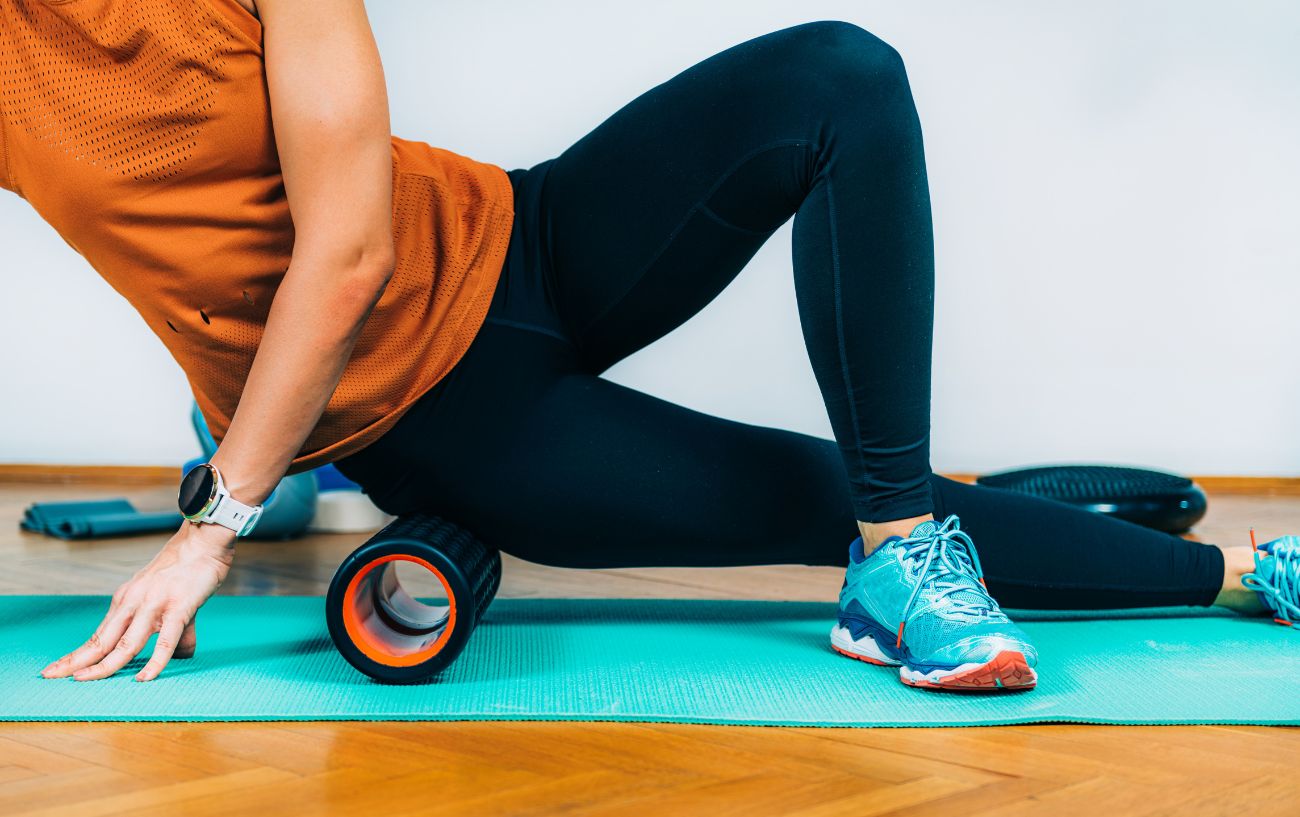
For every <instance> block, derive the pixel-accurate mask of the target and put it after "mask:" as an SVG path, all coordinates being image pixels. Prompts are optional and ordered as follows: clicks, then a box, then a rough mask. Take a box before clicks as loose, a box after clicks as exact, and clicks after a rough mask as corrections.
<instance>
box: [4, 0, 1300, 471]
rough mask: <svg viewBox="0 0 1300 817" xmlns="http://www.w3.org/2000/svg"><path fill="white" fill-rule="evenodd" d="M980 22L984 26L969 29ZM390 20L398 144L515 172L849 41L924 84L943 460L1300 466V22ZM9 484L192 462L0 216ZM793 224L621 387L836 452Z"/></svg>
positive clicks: (883, 17) (886, 16)
mask: <svg viewBox="0 0 1300 817" xmlns="http://www.w3.org/2000/svg"><path fill="white" fill-rule="evenodd" d="M976 5H978V6H979V9H976V8H973V7H974V6H976ZM917 6H918V4H902V3H884V2H865V1H864V0H851V1H849V0H843V1H836V0H803V1H802V2H799V3H793V2H790V0H779V2H778V1H777V0H745V2H741V1H740V0H729V1H728V2H722V1H721V0H714V2H701V1H700V0H689V2H688V1H686V0H673V1H672V2H656V1H655V0H639V1H638V2H635V3H634V2H626V1H625V0H582V1H580V0H551V2H547V3H523V2H503V1H502V0H496V2H484V1H483V0H480V1H479V2H475V3H430V2H426V1H425V0H405V1H404V2H399V0H372V2H371V3H369V9H370V15H371V20H372V22H373V24H374V26H375V31H376V35H377V37H378V39H379V45H380V49H381V51H382V54H383V57H384V63H385V69H386V72H387V76H388V83H389V88H390V93H391V106H392V111H393V132H394V133H396V134H398V135H400V136H403V137H405V138H410V139H423V140H426V141H429V142H431V143H432V144H435V145H441V146H445V147H448V148H451V149H453V150H457V151H460V152H463V153H467V154H469V155H471V156H474V157H476V158H479V159H483V160H487V161H493V162H496V163H498V164H501V165H503V166H505V167H507V168H510V167H516V166H524V165H530V164H532V163H534V162H536V161H540V160H542V159H545V158H548V157H550V156H552V155H554V154H556V153H558V152H559V151H561V150H562V149H563V148H564V147H565V146H566V145H568V144H569V143H570V142H572V141H574V140H575V139H577V138H578V137H580V136H581V135H582V134H583V133H584V132H586V131H587V130H588V129H590V128H591V127H593V126H594V125H596V124H598V123H599V122H600V121H601V120H602V119H603V118H604V116H605V115H607V114H608V113H610V112H612V111H613V110H615V109H616V108H617V107H618V106H619V105H621V104H622V103H623V102H625V101H627V100H628V99H630V98H631V97H633V96H635V95H636V94H637V93H639V92H640V91H642V90H644V89H646V88H649V87H650V86H651V85H653V84H655V83H657V82H659V81H661V80H663V79H665V78H667V77H668V76H670V75H672V74H673V73H675V72H677V71H678V70H680V69H682V68H685V67H686V66H688V65H690V64H691V63H693V62H695V61H698V60H700V59H703V58H704V57H706V56H708V55H709V54H711V53H713V52H715V51H718V50H721V49H722V48H725V47H727V46H729V45H732V44H734V43H736V42H739V41H741V40H744V39H747V38H749V37H751V36H756V35H758V34H762V33H764V32H767V31H770V30H773V29H777V28H781V27H784V26H786V25H791V24H794V23H799V22H804V21H808V20H814V19H828V18H837V19H844V20H849V21H852V22H855V23H858V24H859V25H862V26H863V27H865V28H867V29H869V30H871V31H873V32H875V33H876V34H878V35H879V36H881V37H883V38H884V39H885V40H887V41H889V42H891V43H892V44H894V45H895V46H896V47H897V48H898V49H899V50H900V51H901V52H902V54H903V56H904V58H905V60H906V62H907V65H908V69H909V74H910V77H911V83H912V88H913V92H914V94H915V96H916V99H917V104H918V106H919V108H920V112H921V121H922V125H923V128H924V132H925V139H926V148H927V153H928V157H929V162H930V184H931V192H932V197H933V201H934V208H935V219H936V232H937V253H938V282H939V290H938V304H937V312H938V314H937V318H938V325H937V327H936V330H937V331H936V338H935V347H936V357H935V411H934V422H933V428H934V465H935V468H936V469H938V470H963V471H965V470H986V469H992V468H999V467H1007V466H1015V465H1021V464H1028V463H1033V462H1049V461H1063V460H1086V461H1119V462H1130V463H1138V464H1147V465H1152V466H1158V467H1166V468H1171V469H1177V470H1182V471H1186V472H1191V473H1197V474H1216V473H1221V474H1273V475H1296V474H1300V369H1298V367H1297V365H1296V358H1297V351H1298V350H1300V319H1298V318H1297V314H1298V312H1297V310H1300V297H1297V296H1298V295H1300V229H1298V228H1300V47H1298V46H1297V43H1300V7H1298V6H1296V5H1295V4H1294V3H1288V2H1253V3H1249V4H1226V3H1213V2H1205V1H1204V0H1197V2H1158V3H1157V2H1142V3H1132V2H1094V3H1088V4H1082V3H1066V2H1057V3H1053V4H1042V3H1006V2H1003V3H997V4H988V3H985V4H969V3H963V2H931V3H926V4H923V5H921V6H920V7H919V8H918V7H917ZM0 246H2V247H3V260H2V261H0V264H3V265H4V266H5V267H6V269H5V270H4V273H3V279H2V280H3V286H4V289H3V296H0V324H2V325H3V329H2V330H0V332H3V334H2V335H0V339H3V343H4V348H5V349H6V350H7V353H5V354H3V355H0V380H2V382H3V383H4V384H5V385H4V394H5V399H4V401H3V406H2V407H0V420H3V422H0V462H48V463H149V464H154V463H168V464H179V463H180V461H181V460H182V459H184V458H186V457H188V456H192V455H193V454H194V453H196V452H197V446H196V444H195V443H194V441H193V439H192V435H191V434H190V431H189V428H188V425H187V412H186V409H187V406H188V402H189V395H188V393H187V391H186V387H185V381H184V379H183V378H182V376H181V374H180V372H179V370H177V369H176V368H175V365H174V364H173V363H172V361H171V358H170V357H169V356H168V354H167V353H166V351H165V350H164V349H163V348H162V346H161V345H158V344H157V342H156V341H155V340H154V339H153V337H152V335H151V334H150V333H149V332H148V330H147V329H146V328H145V327H144V325H143V323H142V322H141V321H140V319H139V318H138V317H136V315H135V313H134V312H133V311H132V310H131V308H130V307H129V305H128V304H126V303H125V302H124V301H123V300H122V299H121V298H119V297H118V296H117V295H116V294H115V293H114V292H113V291H112V290H110V289H109V288H108V286H107V285H105V284H104V283H103V282H101V281H100V280H99V279H98V278H97V277H96V276H95V274H94V273H93V271H91V270H90V269H89V267H87V266H86V265H85V264H84V263H83V262H81V260H80V259H79V258H78V257H77V256H76V255H75V254H74V253H73V252H72V251H71V250H70V249H69V248H68V247H66V246H65V245H64V244H63V243H62V241H61V240H60V239H59V238H58V237H57V236H56V235H54V234H53V232H52V231H51V230H50V229H49V228H48V227H46V226H45V225H44V224H43V223H42V222H40V221H39V220H38V219H37V218H36V217H35V216H34V215H33V214H32V213H30V212H28V211H27V210H26V209H24V205H23V202H22V201H21V200H20V199H18V198H17V197H15V196H11V195H7V194H5V195H0ZM789 257H790V246H789V232H788V228H787V229H786V230H783V231H782V232H781V233H779V234H778V236H777V237H776V238H774V239H773V240H772V241H771V242H770V245H769V246H768V247H766V248H764V250H763V251H762V252H761V253H760V254H759V256H758V257H757V258H756V259H755V261H754V262H753V264H752V265H751V267H750V268H749V269H748V270H746V271H745V273H744V274H743V275H742V276H741V278H740V279H739V280H738V281H737V282H736V283H735V284H734V285H733V286H732V288H731V289H729V290H728V291H727V292H726V293H724V294H723V295H722V297H720V298H719V299H718V300H717V301H715V302H714V303H713V304H711V305H710V306H709V307H708V308H707V309H706V310H705V311H704V312H703V313H701V314H700V315H699V316H698V317H697V318H695V319H693V320H692V321H691V322H689V323H688V324H687V325H686V326H684V327H682V328H681V329H680V330H678V331H677V332H675V333H674V334H672V335H670V336H669V337H667V338H665V339H664V340H662V341H660V342H659V343H657V344H655V345H654V346H652V347H651V348H649V349H647V350H645V351H644V352H642V353H640V354H638V355H636V356H634V357H633V358H631V359H630V360H628V361H626V362H624V363H623V364H620V366H618V367H617V368H616V369H615V370H613V371H612V372H611V373H610V374H611V376H612V377H613V378H614V379H616V380H618V381H619V382H622V383H625V384H627V385H631V386H635V387H639V388H642V389H645V390H647V391H650V392H653V393H655V394H658V395H661V396H663V397H666V398H668V399H672V400H677V401H680V402H683V403H686V404H688V405H690V406H692V407H695V408H699V409H702V410H705V411H710V412H714V413H718V414H721V415H724V416H728V417H733V418H736V419H741V420H744V421H747V422H760V423H769V424H775V425H780V426H785V427H788V428H793V429H797V430H801V431H807V432H811V433H815V434H821V435H826V436H829V424H828V423H827V421H826V417H825V412H824V410H823V408H822V406H821V404H820V402H819V397H818V393H817V390H816V386H815V383H814V381H813V378H812V373H811V369H810V368H809V366H808V363H807V361H806V358H805V357H804V353H803V350H802V347H801V342H800V335H799V330H798V323H797V318H796V314H795V307H794V300H793V288H792V284H791V280H790V269H789Z"/></svg>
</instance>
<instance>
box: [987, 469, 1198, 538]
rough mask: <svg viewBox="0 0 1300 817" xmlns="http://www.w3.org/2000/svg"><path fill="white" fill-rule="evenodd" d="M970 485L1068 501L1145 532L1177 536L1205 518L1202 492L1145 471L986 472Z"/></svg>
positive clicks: (1174, 477) (1191, 484)
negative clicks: (1138, 526)
mask: <svg viewBox="0 0 1300 817" xmlns="http://www.w3.org/2000/svg"><path fill="white" fill-rule="evenodd" d="M976 482H978V483H979V484H980V485H986V486H988V487H990V488H1002V489H1004V490H1008V491H1017V492H1019V493H1022V494H1032V495H1033V496H1041V497H1045V498H1047V499H1055V500H1059V501H1061V502H1068V503H1070V504H1071V505H1077V506H1079V507H1081V508H1085V509H1087V510H1090V511H1095V512H1097V513H1103V514H1106V515H1108V516H1114V517H1117V518H1119V519H1124V520H1127V521H1129V522H1136V523H1137V524H1139V525H1144V526H1146V527H1148V528H1155V529H1156V530H1162V531H1168V532H1169V533H1182V532H1184V531H1186V530H1188V529H1190V528H1191V527H1192V525H1195V524H1196V523H1197V522H1198V521H1200V519H1201V517H1203V516H1205V504H1206V503H1205V492H1204V491H1202V490H1201V489H1200V486H1198V485H1197V484H1196V483H1194V482H1192V481H1191V480H1190V479H1188V478H1187V477H1182V476H1178V475H1177V474H1169V473H1165V472H1164V471H1152V470H1149V469H1146V468H1123V467H1118V466H1112V465H1052V466H1043V467H1039V468H1021V469H1017V470H1014V471H1001V472H999V473H996V474H986V475H985V476H982V477H979V478H978V479H977V480H976Z"/></svg>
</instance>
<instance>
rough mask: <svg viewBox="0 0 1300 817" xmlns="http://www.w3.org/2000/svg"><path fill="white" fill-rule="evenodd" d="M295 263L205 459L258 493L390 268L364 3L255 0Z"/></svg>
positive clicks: (378, 109) (383, 154)
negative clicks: (217, 441)
mask: <svg viewBox="0 0 1300 817" xmlns="http://www.w3.org/2000/svg"><path fill="white" fill-rule="evenodd" d="M258 9H259V12H260V14H261V18H262V26H263V32H264V35H263V36H264V48H265V53H266V57H265V59H266V80H267V88H268V91H269V93H270V99H271V114H272V120H273V122H274V126H275V140H276V147H277V149H278V151H279V155H280V166H281V171H282V173H283V175H284V187H285V192H286V194H287V195H288V199H289V208H290V212H291V213H292V215H293V223H294V232H295V238H294V247H293V258H292V260H291V262H290V264H289V270H288V272H286V273H285V276H284V280H283V281H282V282H281V284H280V287H279V290H278V291H277V292H276V296H275V301H274V302H273V303H272V305H271V312H270V315H269V316H268V318H267V323H266V329H265V332H264V334H263V335H262V342H261V345H260V346H259V348H258V351H257V357H256V358H255V359H254V361H253V367H252V370H251V371H250V372H249V376H248V381H247V382H246V383H245V385H244V390H243V393H242V395H241V397H240V401H239V408H238V409H237V410H236V411H235V416H234V418H233V419H232V420H231V423H230V429H229V430H228V431H227V433H226V436H225V438H224V439H223V440H222V443H221V447H220V448H218V449H217V452H216V454H215V455H213V457H212V462H213V463H214V464H215V465H216V466H217V468H219V469H220V470H221V475H222V478H223V479H224V480H225V482H226V486H227V488H228V489H229V490H230V494H231V496H233V497H234V498H235V499H238V500H239V501H240V502H244V503H245V504H257V503H259V502H261V501H262V500H263V499H265V498H266V497H267V496H268V495H269V494H270V493H271V491H272V490H273V489H274V488H275V486H276V484H277V483H278V482H279V481H280V479H281V477H283V476H284V473H285V471H286V470H287V469H288V467H289V462H290V461H291V460H292V459H293V458H294V456H296V455H297V453H298V451H299V450H300V449H301V447H302V444H303V442H304V441H305V440H306V439H307V436H308V435H309V434H310V433H311V431H312V429H313V428H315V427H316V422H317V421H318V420H319V419H320V415H321V412H323V411H324V409H325V404H326V403H327V402H328V401H329V398H330V395H331V394H333V393H334V387H335V386H336V385H338V381H339V377H340V376H342V374H343V367H344V365H345V364H346V363H347V361H348V358H349V357H350V356H351V354H352V347H353V346H354V345H355V343H356V340H357V336H358V335H359V334H360V332H361V328H362V326H363V325H364V323H365V321H366V318H367V317H368V316H369V315H370V310H371V309H372V308H373V307H374V305H375V302H376V301H378V299H379V296H380V295H381V294H382V293H383V290H384V286H385V285H386V284H387V283H388V279H389V277H390V276H391V275H392V272H393V233H392V200H393V190H392V187H393V185H392V146H391V141H390V129H389V121H388V95H387V90H386V88H385V85H384V75H383V69H382V68H381V66H380V62H379V51H378V49H377V48H376V46H375V40H374V36H373V35H372V34H371V31H370V23H369V21H368V20H367V18H366V10H365V6H364V4H363V3H362V0H258Z"/></svg>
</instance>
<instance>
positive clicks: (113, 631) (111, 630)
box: [41, 606, 133, 678]
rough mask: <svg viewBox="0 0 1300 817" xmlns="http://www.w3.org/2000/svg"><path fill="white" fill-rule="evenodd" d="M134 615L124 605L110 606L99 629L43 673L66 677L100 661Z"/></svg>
mask: <svg viewBox="0 0 1300 817" xmlns="http://www.w3.org/2000/svg"><path fill="white" fill-rule="evenodd" d="M132 617H133V615H132V611H131V610H127V609H125V608H124V607H122V606H118V607H116V608H115V609H113V608H110V610H109V612H108V614H107V615H106V616H105V617H104V620H103V621H102V622H100V624H99V627H98V629H96V630H95V632H94V634H93V635H92V636H91V637H90V638H89V639H87V640H86V643H85V644H82V645H81V646H80V647H78V648H77V649H75V650H73V651H72V652H70V653H68V654H67V655H65V656H63V657H62V658H60V659H59V660H57V661H55V662H53V663H51V664H50V665H49V666H47V667H46V668H45V669H43V670H41V675H43V676H45V677H46V678H66V677H67V676H69V675H71V674H72V673H74V672H76V671H77V670H79V669H82V668H83V667H88V666H90V665H92V664H95V663H97V662H99V661H100V660H102V659H103V657H104V656H105V655H108V652H109V650H111V649H112V648H113V645H114V644H116V643H117V641H118V639H120V638H121V637H122V633H124V632H126V628H127V626H128V625H129V624H130V623H131V619H132Z"/></svg>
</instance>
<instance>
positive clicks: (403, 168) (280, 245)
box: [0, 0, 513, 474]
mask: <svg viewBox="0 0 1300 817" xmlns="http://www.w3.org/2000/svg"><path fill="white" fill-rule="evenodd" d="M261 42H262V29H261V23H260V22H259V20H258V19H257V18H256V17H254V16H253V15H252V14H250V13H249V12H248V10H247V9H245V8H244V7H243V6H241V5H240V4H239V3H237V2H235V0H3V2H0V187H4V188H5V189H8V190H11V191H13V192H14V193H17V194H18V195H19V196H22V197H23V198H24V199H26V200H27V202H28V203H30V204H31V206H32V207H34V208H35V209H36V211H37V212H38V213H39V214H40V215H41V217H42V218H44V219H45V220H46V221H47V222H49V223H50V225H51V226H53V227H54V229H55V230H56V231H58V233H59V235H61V236H62V237H63V239H64V241H66V242H67V243H68V245H69V246H71V247H72V248H73V249H74V250H76V251H77V252H78V253H80V254H81V255H82V256H83V257H84V258H85V259H86V261H87V262H88V263H89V264H90V265H91V266H92V267H93V268H94V269H95V270H96V272H98V273H99V274H100V275H102V276H103V277H104V278H105V279H106V280H107V281H108V283H109V284H110V285H111V286H112V287H113V288H114V289H115V290H117V292H118V293H120V294H121V295H122V296H123V297H125V298H126V299H127V300H128V301H129V302H130V303H131V304H132V306H134V307H135V309H136V311H138V312H139V313H140V315H141V317H142V318H144V321H145V323H147V324H148V325H149V328H150V329H151V330H153V332H154V333H155V334H156V335H157V336H158V337H159V338H160V339H161V340H162V342H163V343H164V344H165V345H166V346H167V348H168V349H169V350H170V351H171V353H172V356H173V357H174V358H175V359H176V362H177V363H178V364H180V366H181V368H182V369H183V370H184V372H185V375H186V377H187V379H188V381H189V385H190V388H191V390H192V391H193V393H194V398H195V400H196V402H197V403H198V406H199V408H200V410H201V411H202V412H203V415H204V417H205V418H206V420H207V423H208V427H209V428H210V429H211V431H212V434H213V436H214V437H215V438H216V439H217V441H218V442H220V441H221V439H222V437H223V436H224V435H225V433H226V430H227V429H228V428H229V427H230V420H231V418H232V417H233V416H234V413H235V407H236V406H237V405H238V404H239V397H240V393H241V392H242V390H243V386H244V382H245V380H246V378H247V375H248V371H249V369H250V368H251V366H252V363H253V355H254V354H255V353H256V351H257V347H258V344H259V342H260V340H261V337H262V330H263V327H264V326H265V325H266V317H267V313H268V311H269V310H270V306H271V299H272V298H273V297H274V295H275V292H276V289H277V287H278V286H279V283H280V281H281V279H282V278H283V276H284V273H285V272H286V270H287V269H288V267H289V260H290V256H291V253H292V248H293V238H294V232H293V222H292V220H291V218H290V213H289V204H288V200H287V199H286V197H285V191H284V183H283V180H282V178H281V175H280V163H279V158H278V156H277V153H276V147H275V141H274V137H273V132H272V123H271V108H270V101H269V98H268V95H267V90H266V77H265V66H264V63H263V60H262V46H261ZM392 154H393V240H394V245H395V249H396V253H397V268H396V270H395V272H394V274H393V277H392V279H391V280H390V281H389V284H388V287H387V289H386V290H385V291H384V293H383V296H382V297H381V298H380V299H379V302H378V304H377V305H376V306H375V308H374V311H373V312H372V314H371V315H370V317H369V319H368V321H367V322H366V324H365V327H364V328H363V330H362V332H361V335H360V337H359V339H358V340H357V344H356V347H355V350H354V351H353V354H352V357H351V359H350V360H349V361H348V364H347V367H346V369H345V370H344V372H343V376H342V378H341V379H340V381H339V384H338V387H337V388H336V389H335V390H334V394H333V395H332V396H331V397H330V400H329V404H328V405H327V406H326V408H325V411H324V414H323V415H322V416H321V419H320V422H319V423H318V424H317V426H316V428H315V429H314V430H313V431H312V432H311V435H310V436H309V437H308V438H307V441H306V443H305V444H304V446H303V448H302V450H301V451H300V452H299V453H298V455H297V456H296V457H295V458H294V460H293V463H292V464H291V465H290V467H289V470H288V473H290V474H294V473H299V472H301V471H305V470H308V469H310V468H314V467H316V466H319V465H323V464H325V463H327V462H330V461H332V460H336V459H339V458H341V457H344V456H346V455H348V454H351V453H354V452H356V451H358V450H360V449H361V448H363V447H365V446H366V445H367V444H369V443H371V442H373V441H374V440H375V439H377V438H378V437H379V436H380V435H382V434H383V433H384V432H385V431H387V430H388V429H389V428H391V427H392V426H393V424H394V423H396V422H397V420H398V418H399V417H401V416H402V414H403V413H405V412H406V410H407V409H409V408H410V407H411V405H412V404H413V403H414V402H415V400H416V399H417V398H418V397H420V395H421V394H423V393H424V392H425V391H427V390H428V389H429V388H430V387H431V386H433V384H434V383H436V382H438V380H439V379H441V378H442V377H443V376H444V375H445V374H446V373H447V372H448V371H449V370H450V369H451V368H452V366H454V365H455V364H456V362H457V361H458V360H459V359H460V358H461V356H462V355H463V354H464V353H465V351H466V350H467V349H468V348H469V344H470V341H471V340H473V338H474V335H475V333H476V332H477V331H478V328H479V326H480V325H481V324H482V322H483V319H484V316H485V315H486V313H487V308H488V304H489V303H490V302H491V300H492V293H493V291H494V289H495V287H496V282H497V278H498V276H499V274H500V272H501V265H502V263H503V260H504V258H505V252H506V245H507V243H508V241H509V236H510V227H511V221H512V219H513V205H512V192H511V188H510V180H509V178H508V177H507V176H506V173H505V171H504V170H503V169H502V168H500V167H497V166H496V165H491V164H485V163H482V162H476V161H473V160H471V159H468V158H466V157H464V156H459V155H457V154H455V153H451V152H449V151H446V150H441V149H439V148H434V147H430V146H429V145H427V144H425V143H423V142H417V141H410V140H406V139H400V138H398V137H396V136H394V137H392ZM86 331H87V332H93V331H94V328H93V327H86Z"/></svg>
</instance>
